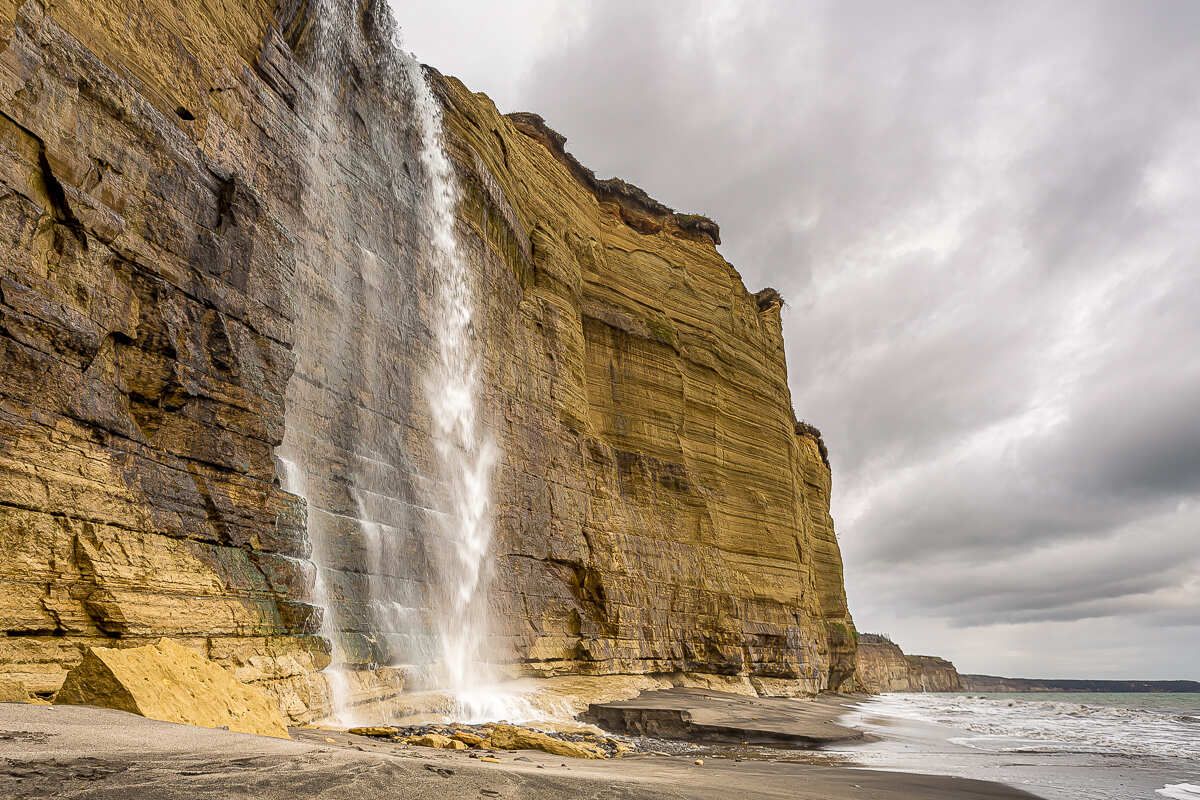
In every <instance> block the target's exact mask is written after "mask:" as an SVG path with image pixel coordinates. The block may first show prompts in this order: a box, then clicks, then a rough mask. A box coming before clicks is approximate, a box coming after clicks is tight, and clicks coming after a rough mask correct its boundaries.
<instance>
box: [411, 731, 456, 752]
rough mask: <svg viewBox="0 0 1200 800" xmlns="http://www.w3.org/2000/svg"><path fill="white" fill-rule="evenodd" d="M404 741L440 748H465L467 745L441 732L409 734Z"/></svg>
mask: <svg viewBox="0 0 1200 800" xmlns="http://www.w3.org/2000/svg"><path fill="white" fill-rule="evenodd" d="M404 741H406V742H408V743H409V744H415V745H416V746H417V747H436V748H437V749H438V750H465V749H466V747H467V746H466V745H465V744H463V743H462V742H460V741H458V740H456V739H451V738H450V737H449V736H444V735H442V734H440V733H423V734H421V735H420V736H408V737H406V738H405V739H404Z"/></svg>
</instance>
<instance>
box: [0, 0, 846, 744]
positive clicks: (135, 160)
mask: <svg viewBox="0 0 1200 800" xmlns="http://www.w3.org/2000/svg"><path fill="white" fill-rule="evenodd" d="M314 7H315V4H314V3H311V2H303V1H302V0H280V2H278V3H275V2H268V0H241V2H227V3H223V4H220V5H219V6H216V7H214V6H212V5H211V4H207V3H201V2H198V1H196V0H182V2H177V1H175V0H172V2H167V0H146V1H145V2H142V3H140V4H138V5H137V7H136V8H131V7H129V6H128V4H124V3H120V2H116V1H115V0H101V1H100V2H92V1H90V0H89V2H84V0H64V1H63V2H57V3H55V4H53V5H52V6H50V7H49V10H46V8H45V7H44V6H43V5H42V4H40V3H38V2H34V1H32V0H31V1H30V2H24V3H14V2H12V0H0V363H2V365H3V372H2V374H0V547H2V550H3V554H2V557H0V623H2V626H0V627H2V628H3V632H4V634H6V635H4V636H3V637H2V638H0V673H3V674H5V675H7V676H9V677H11V678H15V679H17V680H18V681H20V682H21V683H23V684H24V685H25V686H26V687H27V688H28V689H30V690H31V691H36V692H41V693H49V692H53V691H54V690H56V689H57V687H58V686H59V684H60V683H61V681H62V679H63V676H64V674H65V670H66V669H67V668H69V667H70V666H71V665H73V664H75V663H77V662H78V661H79V659H80V657H81V656H80V653H81V648H83V647H85V646H86V645H88V644H93V643H103V644H105V645H106V646H121V645H124V644H138V643H141V642H144V641H146V640H147V639H152V638H156V637H160V636H167V637H171V638H175V639H178V640H180V641H183V642H185V643H187V644H190V645H191V646H194V647H196V648H198V649H201V650H203V651H204V652H206V653H207V654H208V655H209V656H211V657H212V658H214V659H216V660H217V661H219V662H221V663H224V664H227V665H229V666H232V667H234V668H235V669H236V670H237V672H238V675H239V676H240V677H241V678H243V679H244V680H247V681H251V682H255V683H259V684H262V685H263V686H265V687H267V688H269V689H270V690H271V691H273V692H275V693H276V695H277V696H278V697H279V698H280V702H281V706H282V707H283V709H284V711H285V712H286V713H288V714H289V715H290V716H291V717H292V718H293V719H296V720H306V719H312V718H314V717H318V716H321V715H322V714H324V713H325V712H326V711H327V710H328V706H329V696H328V685H327V681H326V680H325V678H324V676H323V675H322V673H321V672H320V670H322V669H323V668H324V667H325V666H326V665H327V664H328V663H329V659H330V646H329V638H328V637H327V636H322V635H320V634H321V632H322V624H321V620H322V614H323V613H324V614H330V613H331V612H330V609H331V608H332V609H334V612H333V614H332V617H327V619H332V621H333V623H334V625H335V628H336V630H335V633H336V638H337V640H338V641H339V642H341V647H342V648H344V649H345V654H344V657H345V658H346V660H347V661H348V663H349V665H350V666H351V667H352V668H353V669H352V672H354V673H355V675H356V680H355V686H354V690H355V691H357V692H359V693H365V692H368V691H375V692H384V691H394V690H395V689H397V688H399V686H400V685H401V684H402V683H403V680H404V677H405V675H406V674H410V673H409V672H407V671H406V666H407V665H410V664H414V663H418V662H420V661H421V660H422V659H425V658H428V657H429V645H428V639H429V637H430V636H432V635H433V626H432V624H431V620H430V619H429V615H430V609H429V604H428V602H427V601H426V599H427V598H428V596H429V592H430V591H431V589H430V587H429V584H430V581H431V577H430V567H429V561H430V554H429V546H430V545H429V539H430V536H431V531H432V528H433V526H432V525H431V521H430V520H431V517H433V516H434V515H436V514H437V513H438V509H439V508H440V507H441V506H442V504H444V501H445V498H444V496H443V494H444V492H443V489H442V487H440V486H439V485H438V481H437V480H436V478H435V477H433V476H435V475H436V468H435V463H434V462H435V459H436V455H435V453H434V452H433V447H432V445H431V444H430V439H431V436H430V426H431V422H430V418H429V417H430V415H429V411H428V399H427V397H426V394H427V392H428V387H426V386H424V385H423V381H424V378H425V376H426V374H427V364H428V363H429V360H430V358H431V351H432V349H433V347H434V344H433V341H432V334H431V330H432V328H433V326H434V324H435V320H434V319H432V315H433V314H435V313H436V312H435V304H434V302H433V299H432V298H433V294H434V289H433V286H434V281H435V277H436V276H433V275H430V274H428V270H427V269H426V268H424V267H423V264H424V263H425V262H424V261H423V259H422V258H421V253H422V248H423V247H424V246H425V240H424V237H425V235H426V231H423V230H422V228H421V225H420V222H419V213H418V209H417V206H418V198H419V196H420V188H419V179H418V177H416V176H417V174H418V173H419V171H420V169H421V165H420V163H419V153H418V151H419V146H418V141H417V140H418V138H419V137H418V133H417V132H416V131H415V129H414V126H413V123H412V116H413V114H412V108H411V104H412V98H411V93H410V92H406V91H405V90H404V87H403V86H402V85H398V84H397V80H396V70H395V63H394V62H395V57H396V56H395V53H394V52H393V50H392V43H391V41H390V39H389V35H390V31H389V30H388V26H387V19H386V14H384V13H383V12H382V11H381V9H380V8H378V6H377V4H375V3H370V2H368V3H364V4H358V3H349V2H347V3H345V4H342V5H339V6H336V7H335V8H334V9H333V10H334V11H336V12H337V13H333V12H330V11H329V9H325V11H324V12H323V13H322V14H315V13H314V12H313V10H312V9H313V8H314ZM326 12H328V13H326ZM430 80H431V83H432V84H433V86H434V88H435V90H436V93H437V96H438V97H439V99H440V101H441V102H442V103H443V105H444V109H445V111H444V114H445V125H446V136H447V143H448V147H449V150H450V152H451V155H452V156H453V159H454V162H455V166H456V172H457V173H458V180H459V185H460V186H461V188H462V192H461V203H460V205H459V228H460V241H461V242H462V245H463V247H464V248H465V250H466V257H467V258H468V259H469V262H470V264H471V268H472V271H473V276H474V279H475V284H476V286H477V289H476V299H475V303H476V306H477V308H476V319H475V321H474V331H475V335H476V337H477V339H478V341H479V342H480V349H481V355H482V357H483V360H484V361H483V370H482V373H483V374H482V383H483V386H484V387H485V388H484V393H483V397H482V398H481V409H482V413H483V416H484V420H483V422H484V423H485V425H486V427H487V428H488V430H490V431H491V433H492V436H493V437H494V438H495V440H496V443H497V445H498V450H499V453H500V461H499V464H498V466H497V468H496V473H495V478H494V481H493V498H494V499H493V505H494V516H495V521H496V531H495V536H494V540H493V542H492V558H491V564H490V572H491V578H492V579H491V595H490V596H491V616H492V625H491V632H492V636H493V639H494V641H493V642H492V645H493V646H492V650H493V651H494V652H496V653H498V654H499V655H500V657H501V658H502V659H503V660H505V661H506V662H508V663H510V664H512V665H514V668H515V669H517V670H518V671H520V672H523V673H525V674H533V675H558V674H574V673H585V674H597V675H603V674H619V673H638V674H642V673H675V672H700V673H717V674H724V675H743V676H748V677H750V678H751V679H752V680H753V681H754V682H756V685H758V686H759V687H760V689H762V690H764V691H789V690H797V689H801V690H807V691H813V690H818V689H823V688H838V687H842V686H848V685H849V682H850V681H851V680H852V676H853V672H854V664H855V634H854V630H853V623H852V621H851V619H850V615H849V612H848V610H847V607H846V600H845V594H844V591H843V587H842V574H841V560H840V554H839V551H838V545H837V541H836V538H835V536H834V531H833V523H832V520H831V518H830V516H829V493H830V473H829V467H828V463H827V461H826V459H825V455H824V445H823V444H822V443H821V442H820V439H819V434H816V433H815V431H814V430H813V429H811V428H810V427H808V426H805V425H803V424H797V422H796V419H795V417H794V415H793V411H792V408H791V403H790V396H789V393H788V388H787V380H786V371H785V361H784V353H783V339H782V333H781V322H780V305H781V301H780V299H779V297H778V295H777V294H775V293H774V292H772V291H769V290H768V291H764V292H760V293H758V294H753V293H750V292H748V291H747V290H746V288H745V287H744V286H743V284H742V282H741V279H740V278H739V276H738V274H737V272H736V271H735V270H734V269H733V267H731V266H730V265H729V264H728V263H727V262H726V261H725V260H724V259H723V258H722V257H721V256H720V254H719V253H718V252H717V249H716V244H717V243H718V230H717V227H716V225H715V224H713V223H712V222H711V221H709V220H706V219H704V218H702V217H695V216H690V215H683V214H676V213H674V212H673V211H671V210H670V209H668V208H666V207H664V206H662V205H661V204H659V203H657V202H656V201H654V200H653V199H651V198H650V197H648V196H647V195H646V194H645V193H643V192H642V191H641V190H639V189H637V188H636V187H633V186H630V185H629V184H626V183H624V182H621V181H616V180H612V181H600V180H597V179H596V178H595V177H594V176H593V175H592V174H591V173H590V172H589V171H587V170H586V169H585V168H583V167H582V166H581V165H579V164H578V163H577V162H576V161H575V160H574V159H573V158H572V157H571V156H570V155H569V154H567V152H566V151H565V149H564V147H563V140H562V138H561V137H559V136H558V135H557V134H556V133H554V131H552V130H551V129H550V128H549V127H547V126H546V125H545V123H543V122H542V120H541V119H540V118H538V117H536V116H534V115H529V114H516V115H510V116H505V115H502V114H500V113H499V112H498V111H497V110H496V108H495V107H494V106H493V104H492V103H491V102H490V101H489V100H488V99H487V98H486V97H484V96H483V95H478V94H472V93H471V92H470V91H468V90H467V89H466V87H464V86H463V85H462V84H461V83H459V82H457V81H455V80H454V79H449V78H442V77H441V76H439V75H437V74H431V76H430ZM285 439H286V442H287V446H288V447H292V448H303V449H304V451H305V452H306V453H307V456H308V458H307V459H306V460H307V463H308V465H309V468H308V469H307V470H306V472H305V474H303V475H300V476H291V477H290V478H289V476H286V475H284V474H283V473H284V471H285V469H286V465H284V464H283V463H282V462H281V461H280V460H279V458H278V457H277V456H280V455H286V453H283V452H277V449H278V448H280V446H281V444H283V443H285ZM289 480H291V481H300V482H302V483H303V485H304V487H305V496H306V498H307V501H306V500H305V499H302V498H301V497H298V496H297V495H295V494H292V493H289V492H286V491H284V489H283V488H282V486H283V484H284V483H287V482H288V481H289ZM289 488H295V487H294V486H293V485H291V484H289ZM317 531H319V532H320V536H321V539H322V541H323V542H325V543H326V548H327V552H325V553H323V554H322V558H323V559H324V561H325V562H326V564H327V565H328V566H329V570H328V573H327V574H326V575H325V576H324V577H323V578H322V579H321V580H320V581H318V580H317V575H316V572H315V569H314V567H313V564H312V560H311V558H312V555H313V544H312V541H311V539H312V537H313V536H315V535H316V534H315V533H314V532H317ZM322 606H325V608H322ZM324 632H325V633H329V631H328V623H327V625H326V630H325V631H324ZM389 670H390V672H389ZM367 675H369V676H371V678H370V679H367V678H365V677H364V676H367ZM381 675H382V676H383V677H380V676H381ZM372 687H373V688H372Z"/></svg>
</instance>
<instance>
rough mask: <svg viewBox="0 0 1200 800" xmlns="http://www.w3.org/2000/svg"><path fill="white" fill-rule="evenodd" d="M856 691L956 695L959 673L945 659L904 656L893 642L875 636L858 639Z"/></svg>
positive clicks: (870, 635) (959, 682)
mask: <svg viewBox="0 0 1200 800" xmlns="http://www.w3.org/2000/svg"><path fill="white" fill-rule="evenodd" d="M855 677H856V678H857V683H858V688H859V689H860V690H862V691H865V692H870V693H871V694H881V693H883V692H957V691H959V690H961V689H962V688H963V686H962V683H961V681H960V680H959V675H958V670H956V669H955V668H954V665H953V664H951V663H950V662H949V661H947V660H945V659H944V658H938V657H936V656H910V655H906V654H905V653H904V652H903V651H902V650H901V649H900V647H899V645H897V644H896V643H895V642H893V641H892V640H890V639H888V638H887V637H884V636H880V635H878V634H872V633H864V634H860V635H859V637H858V665H857V668H856V670H855Z"/></svg>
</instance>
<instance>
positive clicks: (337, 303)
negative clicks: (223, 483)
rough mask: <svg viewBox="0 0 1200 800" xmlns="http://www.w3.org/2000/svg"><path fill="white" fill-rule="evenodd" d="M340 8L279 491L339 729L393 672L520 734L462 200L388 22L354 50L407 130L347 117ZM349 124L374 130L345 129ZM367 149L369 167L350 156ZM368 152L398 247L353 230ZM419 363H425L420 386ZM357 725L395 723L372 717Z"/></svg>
mask: <svg viewBox="0 0 1200 800" xmlns="http://www.w3.org/2000/svg"><path fill="white" fill-rule="evenodd" d="M331 5H333V6H338V4H331ZM338 8H340V6H339V7H338ZM338 8H332V9H330V13H328V14H321V15H318V17H317V18H318V19H319V21H320V24H319V26H318V27H317V28H316V29H315V30H314V31H313V32H312V34H311V35H312V37H313V44H312V55H311V56H310V60H311V61H312V63H313V73H314V76H315V78H316V81H315V84H316V85H315V87H314V89H315V91H314V98H313V102H312V103H311V105H310V106H308V107H306V108H305V111H304V113H305V114H306V116H307V119H308V128H309V130H310V133H311V138H312V141H311V146H310V148H309V152H310V153H311V158H310V161H309V164H308V167H309V174H308V176H307V181H306V193H305V197H304V200H305V206H306V211H307V214H308V217H309V221H310V223H311V224H312V225H313V226H314V228H315V229H317V230H318V231H319V235H318V236H314V237H310V238H309V239H308V240H306V241H308V242H310V243H311V245H312V246H311V247H310V248H309V249H308V250H307V252H305V253H304V257H303V258H302V259H301V261H300V263H299V264H298V265H297V273H298V274H297V284H296V296H297V307H298V308H297V334H296V344H295V355H296V368H295V374H294V376H293V379H292V380H291V381H290V382H289V386H288V398H287V426H286V431H285V435H284V441H283V444H282V445H281V446H280V448H279V450H278V455H279V457H280V460H281V465H282V467H283V472H284V482H285V484H286V487H285V488H287V489H288V490H289V491H292V492H293V493H295V494H299V495H301V496H303V497H304V498H305V499H306V501H307V505H308V533H309V537H310V540H311V542H312V560H313V563H314V564H315V565H316V568H317V569H316V573H317V575H316V579H315V583H314V587H313V602H314V604H316V605H318V606H320V607H321V609H322V623H321V628H320V634H321V635H322V636H323V637H325V638H327V639H328V640H329V641H330V642H331V644H332V650H333V652H332V659H333V662H332V664H331V665H330V667H329V668H328V669H327V670H326V673H327V676H328V678H329V686H330V700H331V705H332V707H333V718H334V719H335V720H336V721H338V722H341V723H343V724H346V723H349V722H351V721H352V720H354V719H355V718H356V717H355V712H354V706H355V705H356V704H362V703H364V702H367V703H370V702H371V701H377V700H380V699H381V698H383V697H384V696H385V695H387V694H388V690H385V689H381V688H380V685H381V684H386V683H387V675H386V673H387V669H386V668H387V667H398V668H400V669H399V670H393V673H395V674H402V675H403V676H404V677H405V678H406V679H407V682H408V683H409V687H410V688H411V686H412V684H413V683H414V679H415V682H416V683H418V685H419V688H435V689H439V690H442V692H444V693H445V694H446V695H448V696H449V697H450V698H451V700H450V703H449V706H448V707H446V706H445V701H443V708H442V709H441V710H442V711H444V712H445V713H446V714H447V715H448V716H453V717H456V718H460V719H469V720H483V719H498V718H507V719H521V718H529V717H531V716H534V715H535V712H534V711H533V710H532V708H531V707H529V706H528V704H527V703H525V701H524V700H523V699H522V698H521V697H520V696H519V695H517V694H513V693H509V692H502V691H498V690H495V689H494V688H492V687H493V685H494V684H495V682H496V680H495V678H496V676H495V674H494V672H493V668H492V666H491V665H490V663H489V662H490V661H491V659H490V658H489V657H488V654H487V653H486V642H487V638H488V625H487V623H488V608H487V605H488V604H487V588H488V583H489V578H490V570H489V567H488V554H489V545H490V542H491V536H492V513H491V511H492V510H491V498H490V486H491V474H492V470H493V467H494V465H495V462H496V459H497V448H496V446H495V444H494V442H493V440H492V439H491V437H490V436H489V434H488V433H487V431H486V427H485V425H484V423H483V421H482V418H481V416H482V415H481V413H480V409H479V407H478V402H479V394H480V381H481V375H480V370H481V362H480V359H481V353H480V352H479V351H478V346H477V336H476V330H475V320H474V290H473V287H472V279H473V271H472V265H471V264H470V263H469V262H468V259H467V258H466V257H465V254H464V253H463V252H462V250H461V249H460V245H459V241H458V236H457V232H456V230H455V228H456V225H457V224H458V221H457V216H456V215H457V205H458V201H459V195H458V188H457V185H456V183H455V174H454V165H453V162H452V161H451V159H450V156H449V155H448V154H447V152H446V148H445V145H444V142H443V134H442V118H441V108H440V105H439V101H438V100H437V98H436V97H435V96H434V94H433V92H432V91H431V89H430V86H429V84H428V83H427V81H426V78H425V75H424V73H423V71H422V68H421V66H420V65H419V64H418V63H417V61H416V60H415V59H414V58H413V57H412V56H410V55H407V54H405V53H404V51H403V48H402V47H401V46H400V42H399V38H398V34H397V32H396V28H395V26H394V25H393V24H392V23H391V20H390V18H389V17H388V16H387V14H386V13H385V12H379V6H376V7H375V8H376V11H377V16H376V17H375V18H373V19H372V20H371V24H372V26H373V31H374V33H375V35H376V37H377V39H378V41H376V42H375V43H374V44H371V43H368V42H364V41H357V46H361V47H363V48H366V49H370V48H371V47H374V48H376V49H375V51H374V52H373V53H371V54H370V55H371V58H372V61H371V63H372V64H373V68H374V69H375V70H377V72H378V77H381V78H382V80H381V81H380V82H379V85H382V86H384V87H386V91H387V93H388V95H389V97H388V98H386V100H387V101H388V102H390V103H391V104H392V105H391V107H390V108H389V109H388V110H389V111H391V112H392V113H394V114H396V115H397V116H401V117H402V119H403V121H405V122H407V123H408V124H407V125H394V124H393V125H392V127H391V128H390V129H382V128H381V129H379V130H370V129H369V126H370V125H371V122H372V121H378V120H379V118H380V117H381V116H382V115H380V114H375V115H372V116H367V115H364V114H363V113H362V110H361V106H359V107H358V108H355V107H353V106H352V107H351V108H349V109H347V108H344V107H341V106H342V105H346V104H350V103H352V101H350V100H347V99H346V95H347V92H345V90H344V87H341V86H340V85H339V81H342V80H344V77H345V76H344V73H346V72H352V70H345V69H342V67H341V66H340V65H341V64H342V60H343V59H344V58H345V53H344V52H343V51H342V50H341V49H339V47H338V46H335V45H334V44H333V43H338V42H341V43H342V44H343V45H344V46H347V47H353V46H355V44H356V43H355V42H347V41H346V40H347V39H351V38H354V37H361V36H362V30H357V29H356V28H355V24H354V20H351V19H349V18H345V19H341V18H339V13H340V12H339V11H338ZM341 11H344V9H341ZM348 110H349V112H350V113H347V111H348ZM354 119H358V120H360V121H363V124H364V125H366V126H368V130H366V131H355V130H351V129H349V128H348V127H347V123H346V120H354ZM394 122H395V119H394V118H393V123H394ZM364 135H365V136H366V137H368V141H369V142H370V152H367V148H366V147H362V146H360V145H359V142H360V137H363V136H364ZM371 153H374V154H376V155H378V154H383V155H384V157H385V158H384V160H385V161H386V160H388V157H390V163H380V164H377V165H372V167H373V168H376V167H377V168H378V169H381V170H384V171H385V172H386V174H388V175H390V177H391V186H392V192H393V193H394V194H395V195H396V196H395V198H394V200H395V203H396V205H397V207H398V211H399V212H403V213H396V214H394V215H393V218H392V219H393V220H395V221H396V222H395V224H396V225H397V226H398V227H397V229H396V230H393V231H391V233H392V235H391V237H390V238H389V240H369V239H368V235H369V230H364V228H363V226H359V225H357V224H356V223H357V216H356V215H358V214H361V213H362V209H361V208H360V207H359V198H358V196H357V193H356V190H357V189H358V187H357V185H356V180H357V172H358V170H359V169H360V163H359V160H360V159H362V158H370V157H371ZM414 166H415V167H416V169H414V168H413V167H414ZM401 220H403V221H405V224H401V223H400V221H401ZM385 227H386V226H385ZM401 355H402V356H403V357H402V358H401V357H398V356H401ZM414 363H415V364H418V365H419V364H424V365H425V367H424V368H423V369H422V370H421V371H422V372H423V373H424V374H423V376H421V377H420V378H418V379H416V380H414V379H413V376H410V375H409V374H408V373H409V371H410V370H411V367H410V366H409V365H411V364H414ZM431 445H432V446H431ZM426 453H428V454H429V456H428V457H427V456H425V454H426ZM381 676H382V677H381ZM429 676H432V677H429ZM422 682H424V683H425V686H424V687H420V684H421V683H422ZM392 688H393V689H394V690H395V691H398V684H397V685H394V686H393V687H392ZM392 693H393V694H394V691H393V692H392ZM363 713H364V716H363V717H362V718H366V716H367V715H373V716H374V718H375V719H377V718H378V715H380V714H386V713H387V711H386V708H385V707H381V706H380V705H379V704H377V703H373V704H372V708H371V709H370V711H369V712H367V711H364V712H363Z"/></svg>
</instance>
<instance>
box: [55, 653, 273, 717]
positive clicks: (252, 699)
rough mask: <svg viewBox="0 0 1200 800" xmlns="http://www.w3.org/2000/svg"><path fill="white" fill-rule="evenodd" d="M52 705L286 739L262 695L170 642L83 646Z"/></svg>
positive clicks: (271, 708) (212, 664)
mask: <svg viewBox="0 0 1200 800" xmlns="http://www.w3.org/2000/svg"><path fill="white" fill-rule="evenodd" d="M54 702H55V704H56V705H87V706H101V707H103V708H115V709H117V710H119V711H129V712H131V713H134V714H140V715H141V716H143V717H149V718H150V719H158V720H163V721H164V722H179V723H183V724H185V725H198V726H200V727H202V728H228V729H229V730H231V731H235V732H237V733H255V734H259V735H261V736H274V737H277V738H280V739H288V738H291V737H289V736H288V732H287V726H286V725H285V724H284V722H283V716H282V715H281V714H280V713H279V707H278V705H276V703H275V701H274V700H273V699H271V697H270V696H269V695H268V694H267V693H266V692H264V691H263V690H262V689H259V688H257V687H254V686H248V685H246V684H244V683H242V682H241V681H239V680H238V679H237V678H235V677H234V676H233V673H232V672H230V671H229V670H227V669H225V668H224V667H222V666H221V665H219V664H216V663H214V662H212V661H209V660H208V659H207V658H205V657H204V656H202V655H200V654H199V653H197V652H196V651H194V650H190V649H188V648H186V647H184V646H182V645H180V644H177V643H175V642H173V641H171V640H170V639H162V640H160V641H159V642H158V643H157V644H150V645H145V646H144V647H129V648H122V649H113V648H107V647H91V648H88V651H87V653H85V654H84V656H83V661H81V662H80V663H79V665H78V666H76V667H75V668H74V669H72V670H71V671H70V672H69V673H67V679H66V681H65V682H64V683H63V686H62V688H61V689H60V690H59V692H58V695H57V696H56V697H55V698H54Z"/></svg>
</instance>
